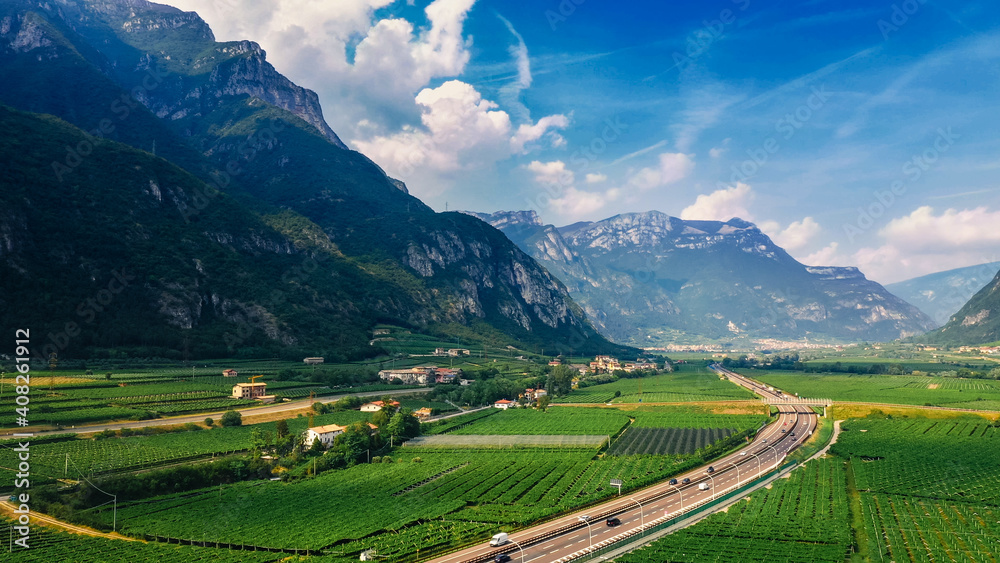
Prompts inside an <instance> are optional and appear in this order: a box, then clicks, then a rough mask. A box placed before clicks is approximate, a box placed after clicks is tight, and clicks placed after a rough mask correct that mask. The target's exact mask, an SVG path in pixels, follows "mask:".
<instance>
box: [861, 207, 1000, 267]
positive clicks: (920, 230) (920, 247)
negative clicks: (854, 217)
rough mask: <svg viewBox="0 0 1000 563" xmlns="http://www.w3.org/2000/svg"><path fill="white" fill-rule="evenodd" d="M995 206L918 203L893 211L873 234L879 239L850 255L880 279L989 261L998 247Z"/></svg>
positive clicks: (999, 237) (999, 213)
mask: <svg viewBox="0 0 1000 563" xmlns="http://www.w3.org/2000/svg"><path fill="white" fill-rule="evenodd" d="M997 224H1000V211H991V210H989V209H988V208H986V207H976V208H973V209H960V210H959V209H946V210H944V211H941V212H940V213H938V212H935V210H934V209H933V208H931V207H928V206H924V207H920V208H918V209H916V210H914V211H913V212H911V213H910V214H909V215H905V216H903V217H897V218H895V219H893V220H892V221H890V222H889V223H888V224H887V225H886V226H885V227H883V228H882V229H881V230H880V231H879V233H878V235H879V237H880V238H881V239H882V241H883V244H881V245H880V246H877V247H865V248H861V249H860V250H857V251H856V252H855V253H854V255H853V256H852V257H851V261H852V262H853V263H855V264H856V265H857V266H858V267H859V268H861V270H862V271H863V272H865V273H866V274H868V275H869V277H871V278H872V279H875V280H877V281H879V282H882V283H891V282H895V281H901V280H905V279H908V278H912V277H916V276H922V275H926V274H931V273H934V272H939V271H942V270H949V269H952V268H960V267H963V266H972V265H976V264H983V263H986V262H993V261H996V260H997V259H998V249H1000V229H997V228H996V225H997Z"/></svg>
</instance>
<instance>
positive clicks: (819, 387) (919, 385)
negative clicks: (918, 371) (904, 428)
mask: <svg viewBox="0 0 1000 563" xmlns="http://www.w3.org/2000/svg"><path fill="white" fill-rule="evenodd" d="M738 371H739V372H740V373H743V374H745V375H747V376H749V377H753V378H756V379H759V380H760V381H763V382H765V383H767V384H768V385H773V386H774V387H776V388H780V389H782V390H783V391H785V392H786V393H798V394H799V395H801V396H803V397H815V398H823V399H832V400H833V401H856V402H871V403H892V404H900V405H927V406H938V407H952V408H964V409H976V410H1000V381H995V380H988V379H959V378H954V377H928V376H916V375H849V374H804V373H799V372H788V371H771V372H768V371H764V370H738Z"/></svg>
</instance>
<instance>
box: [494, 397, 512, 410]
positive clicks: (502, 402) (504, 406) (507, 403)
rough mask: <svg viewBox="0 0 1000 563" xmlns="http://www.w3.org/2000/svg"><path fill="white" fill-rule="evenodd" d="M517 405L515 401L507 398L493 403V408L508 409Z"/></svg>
mask: <svg viewBox="0 0 1000 563" xmlns="http://www.w3.org/2000/svg"><path fill="white" fill-rule="evenodd" d="M514 405H515V403H514V401H508V400H507V399H500V400H499V401H497V402H495V403H493V408H495V409H503V410H507V409H509V408H511V407H513V406H514Z"/></svg>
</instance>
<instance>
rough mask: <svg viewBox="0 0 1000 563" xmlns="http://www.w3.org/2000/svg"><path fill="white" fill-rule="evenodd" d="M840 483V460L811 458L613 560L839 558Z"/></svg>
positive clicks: (843, 539) (687, 562)
mask: <svg viewBox="0 0 1000 563" xmlns="http://www.w3.org/2000/svg"><path fill="white" fill-rule="evenodd" d="M846 486H847V482H846V472H845V470H844V467H843V463H842V462H841V461H840V460H837V459H835V458H827V459H820V460H815V461H811V462H809V463H808V464H806V465H805V466H804V467H802V468H799V469H796V470H795V471H794V472H793V473H792V475H791V477H790V478H789V479H779V480H777V481H775V482H774V485H773V486H772V487H771V488H770V489H762V490H760V491H757V492H755V493H752V494H751V495H750V496H749V497H748V498H747V500H743V501H740V502H737V503H736V504H734V505H732V506H731V507H730V508H729V509H728V510H727V511H726V512H725V513H717V514H714V515H712V516H709V517H708V518H707V519H706V520H704V521H702V522H700V523H698V524H696V525H694V526H691V527H689V528H686V529H684V530H680V531H678V532H675V533H673V534H671V535H669V536H665V537H664V538H662V539H660V540H657V541H655V542H653V543H652V544H650V545H649V546H648V547H644V548H642V549H639V550H637V551H634V552H632V553H629V554H627V555H624V556H621V557H618V558H616V559H615V560H616V561H620V562H622V563H651V562H653V561H656V562H659V561H676V562H684V563H695V562H698V563H701V562H705V563H708V562H713V563H714V562H720V561H747V562H758V561H759V562H765V563H770V562H773V561H788V562H801V563H815V562H831V563H834V562H835V563H841V562H842V561H844V560H845V558H846V556H847V554H848V552H849V550H850V546H851V533H850V525H849V511H848V502H847V494H846ZM903 560H906V558H897V559H896V561H903Z"/></svg>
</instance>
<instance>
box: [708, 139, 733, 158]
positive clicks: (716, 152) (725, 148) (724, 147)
mask: <svg viewBox="0 0 1000 563" xmlns="http://www.w3.org/2000/svg"><path fill="white" fill-rule="evenodd" d="M730 140H731V139H730V138H729V137H726V138H725V139H723V140H722V143H721V144H720V145H719V146H717V147H712V148H710V149H709V150H708V156H710V157H712V158H721V157H722V156H724V155H725V154H726V153H727V152H729V141H730Z"/></svg>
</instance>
